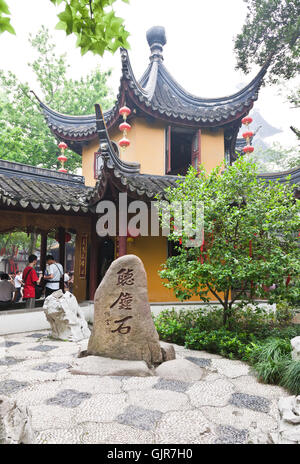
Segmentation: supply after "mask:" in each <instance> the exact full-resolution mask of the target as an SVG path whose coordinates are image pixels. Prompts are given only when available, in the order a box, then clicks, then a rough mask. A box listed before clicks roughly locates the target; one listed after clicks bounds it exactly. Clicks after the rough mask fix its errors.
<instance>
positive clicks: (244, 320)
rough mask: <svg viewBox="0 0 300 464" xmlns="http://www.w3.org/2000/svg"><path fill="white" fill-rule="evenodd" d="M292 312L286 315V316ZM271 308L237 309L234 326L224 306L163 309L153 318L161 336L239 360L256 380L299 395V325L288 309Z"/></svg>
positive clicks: (240, 307)
mask: <svg viewBox="0 0 300 464" xmlns="http://www.w3.org/2000/svg"><path fill="white" fill-rule="evenodd" d="M286 310H288V317H286ZM281 311H283V316H282V314H280V316H278V314H277V311H275V312H268V311H266V310H264V309H262V308H259V307H258V306H256V307H255V306H254V307H249V306H248V307H244V308H243V307H242V306H239V308H238V309H237V310H236V311H234V313H233V315H232V321H231V324H230V329H229V328H228V327H223V326H222V322H223V319H222V316H223V315H222V310H221V309H220V308H214V309H212V308H210V309H209V308H205V307H203V308H202V309H197V310H189V311H184V310H181V311H175V309H172V310H171V311H169V310H166V311H162V312H161V313H160V314H159V315H158V316H156V317H155V318H154V321H155V326H156V329H157V331H158V333H159V336H160V338H161V339H163V340H165V341H167V342H172V343H177V344H179V345H185V347H186V348H189V349H193V350H205V351H208V352H210V353H217V354H220V355H221V356H224V357H226V358H229V359H241V360H242V361H245V362H247V363H248V364H250V365H251V366H252V370H253V372H254V374H255V375H257V377H258V379H259V380H260V381H262V382H265V383H271V384H276V385H281V386H283V387H285V388H286V389H288V390H289V391H290V392H291V393H293V394H300V361H294V360H292V358H291V349H292V348H291V343H290V340H291V339H292V338H294V337H297V336H300V325H297V324H291V323H290V314H289V311H290V307H289V306H286V305H285V304H283V305H282V306H280V305H279V312H281Z"/></svg>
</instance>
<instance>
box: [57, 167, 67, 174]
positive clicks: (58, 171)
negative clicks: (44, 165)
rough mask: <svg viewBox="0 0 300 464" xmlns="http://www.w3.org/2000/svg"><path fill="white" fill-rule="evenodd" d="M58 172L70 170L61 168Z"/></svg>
mask: <svg viewBox="0 0 300 464" xmlns="http://www.w3.org/2000/svg"><path fill="white" fill-rule="evenodd" d="M58 172H64V173H65V174H66V173H67V172H68V171H67V169H65V168H60V169H59V170H58Z"/></svg>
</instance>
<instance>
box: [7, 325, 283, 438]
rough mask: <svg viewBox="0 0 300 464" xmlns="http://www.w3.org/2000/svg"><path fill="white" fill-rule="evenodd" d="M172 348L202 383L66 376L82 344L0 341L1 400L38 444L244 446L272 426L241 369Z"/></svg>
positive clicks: (271, 397)
mask: <svg viewBox="0 0 300 464" xmlns="http://www.w3.org/2000/svg"><path fill="white" fill-rule="evenodd" d="M174 346H175V349H176V356H177V358H187V359H188V360H190V361H192V362H193V363H195V364H196V365H198V366H201V367H202V368H203V369H204V372H205V373H204V376H203V379H202V380H201V381H197V382H183V381H175V380H167V379H163V378H159V377H154V376H152V377H124V376H123V377H117V376H115V377H111V376H110V377H99V376H95V375H73V374H72V373H71V372H70V371H69V369H70V367H71V366H72V365H73V364H74V362H75V361H76V359H77V356H78V353H79V352H80V351H82V350H84V349H85V348H86V342H79V343H73V342H63V341H58V340H53V339H51V338H50V337H49V331H40V332H31V333H24V334H13V335H6V336H5V335H4V336H1V337H0V395H6V396H8V397H10V398H12V399H15V400H17V401H18V403H19V404H20V405H21V406H27V407H28V408H29V410H30V411H31V414H32V426H33V429H34V431H35V433H36V440H37V443H45V444H46V443H49V444H50V443H55V444H56V443H78V444H79V443H109V444H118V443H125V444H129V443H134V444H138V443H157V444H161V443H163V444H168V443H177V444H180V443H187V444H191V443H248V442H249V441H250V442H253V440H254V442H255V440H256V439H259V440H260V441H261V440H267V436H268V434H269V433H271V434H272V432H274V431H275V430H276V428H277V426H278V420H279V414H278V409H277V400H278V398H279V397H282V396H288V393H287V392H286V391H285V390H284V389H282V388H280V387H277V386H272V385H265V384H261V383H259V382H258V381H257V379H256V378H255V377H254V376H253V375H252V374H251V372H250V368H249V366H248V365H247V364H245V363H242V362H240V361H231V360H228V359H224V358H222V357H221V356H218V355H213V354H210V353H207V352H203V351H193V350H187V349H185V348H183V347H181V346H176V345H174Z"/></svg>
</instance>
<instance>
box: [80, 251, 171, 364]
mask: <svg viewBox="0 0 300 464" xmlns="http://www.w3.org/2000/svg"><path fill="white" fill-rule="evenodd" d="M94 307H95V309H94V324H93V330H92V335H91V337H90V340H89V344H88V350H87V351H88V354H89V355H97V356H105V357H110V358H114V359H128V360H133V361H145V362H146V363H147V364H148V365H153V364H155V363H160V362H161V361H162V353H161V348H160V344H159V337H158V333H157V331H156V329H155V326H154V322H153V319H152V316H151V310H150V305H149V301H148V291H147V277H146V271H145V268H144V266H143V263H142V261H141V260H140V259H139V258H138V257H137V256H135V255H126V256H122V257H121V258H118V259H116V260H115V261H114V262H113V263H112V264H111V266H110V267H109V269H108V271H107V272H106V274H105V276H104V278H103V280H102V282H101V284H100V285H99V287H98V289H97V291H96V294H95V305H94Z"/></svg>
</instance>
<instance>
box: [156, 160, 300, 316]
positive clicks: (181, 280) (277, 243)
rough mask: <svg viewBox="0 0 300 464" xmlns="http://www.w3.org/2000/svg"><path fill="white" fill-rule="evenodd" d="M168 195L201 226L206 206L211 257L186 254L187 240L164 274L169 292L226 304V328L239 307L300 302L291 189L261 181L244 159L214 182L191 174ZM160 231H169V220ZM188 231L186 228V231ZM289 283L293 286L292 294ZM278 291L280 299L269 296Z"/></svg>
mask: <svg viewBox="0 0 300 464" xmlns="http://www.w3.org/2000/svg"><path fill="white" fill-rule="evenodd" d="M166 195H167V198H168V200H169V201H170V206H169V208H170V211H171V213H172V204H178V203H179V204H181V205H182V206H183V207H184V204H185V202H187V201H188V202H190V204H192V208H193V212H192V214H193V218H194V216H195V215H196V209H197V208H198V207H199V204H202V205H204V212H203V223H204V234H205V250H202V249H201V247H199V246H198V247H185V245H186V243H187V240H188V237H187V235H186V234H185V233H184V232H182V237H181V238H182V244H183V246H182V247H180V248H178V256H173V257H171V258H169V259H168V260H167V262H166V264H165V265H163V268H162V270H161V271H160V276H161V278H162V279H163V284H164V285H165V286H166V287H167V288H170V289H173V291H174V293H175V296H176V297H177V298H178V299H180V300H185V299H189V298H191V297H192V296H193V295H197V296H198V297H199V299H200V300H202V301H204V302H206V301H208V292H211V293H212V294H213V296H214V297H215V299H216V300H218V301H219V302H220V303H221V304H222V306H223V309H224V324H227V322H228V320H229V319H230V317H231V315H232V310H233V304H234V302H235V301H236V300H238V299H239V300H243V301H244V302H253V301H254V300H255V299H257V298H258V297H259V298H268V300H269V301H270V302H273V301H280V300H281V299H285V300H286V301H290V300H292V301H294V300H293V298H294V295H295V294H297V292H298V295H299V290H300V282H299V279H297V278H296V277H297V276H299V275H300V260H299V246H298V243H299V238H298V230H299V229H300V217H299V211H300V202H299V200H295V197H294V191H293V187H292V186H290V185H289V184H288V183H287V184H280V183H279V182H267V181H262V180H260V179H258V177H257V172H256V169H255V166H254V165H253V164H252V163H249V162H247V161H246V160H244V159H243V158H240V159H238V161H236V163H235V164H234V165H233V166H229V167H227V168H226V169H225V171H224V172H223V173H222V174H221V167H217V168H216V169H214V170H213V171H212V172H211V173H210V174H209V175H206V174H205V172H204V170H201V171H200V173H199V174H197V172H196V170H195V169H194V168H192V167H191V168H190V169H189V171H188V174H187V176H186V177H185V178H184V179H182V178H181V179H179V180H178V185H177V187H170V188H168V189H166ZM161 223H162V226H164V225H165V224H164V220H163V218H162V219H161ZM184 226H185V224H184V221H183V227H182V230H183V231H184ZM169 240H171V241H173V242H174V243H176V242H177V241H178V234H177V232H176V231H172V230H171V232H170V235H169ZM250 241H251V248H252V253H251V256H250ZM288 275H290V276H291V284H290V285H288V286H286V278H287V276H288ZM274 283H276V291H273V292H268V291H267V288H268V287H270V286H272V285H273V284H274ZM233 292H234V293H233ZM230 295H233V296H232V298H230Z"/></svg>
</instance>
